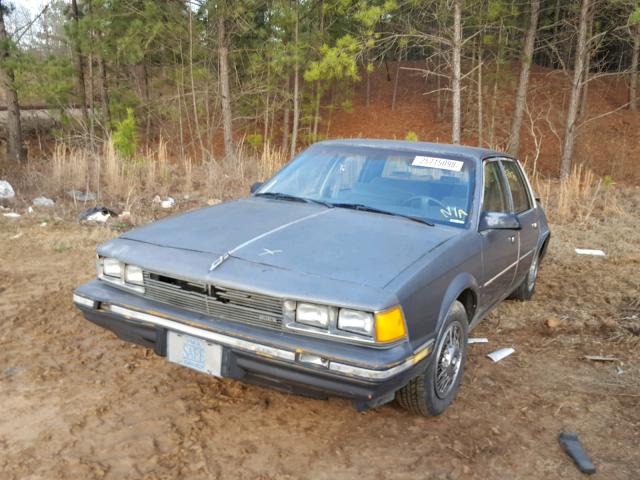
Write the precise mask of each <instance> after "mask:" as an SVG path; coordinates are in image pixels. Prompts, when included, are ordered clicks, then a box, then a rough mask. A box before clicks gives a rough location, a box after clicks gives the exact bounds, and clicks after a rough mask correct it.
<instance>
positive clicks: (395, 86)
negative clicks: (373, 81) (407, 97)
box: [391, 51, 402, 111]
mask: <svg viewBox="0 0 640 480" xmlns="http://www.w3.org/2000/svg"><path fill="white" fill-rule="evenodd" d="M401 63H402V51H400V55H399V58H398V61H397V62H396V78H395V79H394V80H393V95H392V97H391V110H392V111H393V110H395V109H396V98H397V97H398V80H399V79H400V65H401Z"/></svg>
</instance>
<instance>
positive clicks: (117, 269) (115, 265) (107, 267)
mask: <svg viewBox="0 0 640 480" xmlns="http://www.w3.org/2000/svg"><path fill="white" fill-rule="evenodd" d="M102 274H103V275H106V276H107V277H115V278H120V277H122V263H120V261H119V260H116V259H115V258H108V257H105V258H103V259H102Z"/></svg>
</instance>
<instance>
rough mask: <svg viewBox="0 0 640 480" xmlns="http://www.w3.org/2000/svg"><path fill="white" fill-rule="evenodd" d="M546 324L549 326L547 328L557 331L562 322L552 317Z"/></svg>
mask: <svg viewBox="0 0 640 480" xmlns="http://www.w3.org/2000/svg"><path fill="white" fill-rule="evenodd" d="M546 324H547V327H549V328H550V329H551V330H555V329H556V328H558V327H559V326H560V320H558V319H557V318H555V317H551V318H549V319H547V321H546Z"/></svg>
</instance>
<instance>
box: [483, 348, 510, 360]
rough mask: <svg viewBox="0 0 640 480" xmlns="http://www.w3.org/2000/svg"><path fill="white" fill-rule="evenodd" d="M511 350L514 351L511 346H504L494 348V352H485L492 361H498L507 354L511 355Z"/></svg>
mask: <svg viewBox="0 0 640 480" xmlns="http://www.w3.org/2000/svg"><path fill="white" fill-rule="evenodd" d="M513 352H515V349H513V348H511V347H505V348H501V349H499V350H496V351H495V352H491V353H489V354H487V357H489V358H490V359H491V360H493V361H494V362H499V361H500V360H502V359H503V358H506V357H508V356H509V355H511V354H512V353H513Z"/></svg>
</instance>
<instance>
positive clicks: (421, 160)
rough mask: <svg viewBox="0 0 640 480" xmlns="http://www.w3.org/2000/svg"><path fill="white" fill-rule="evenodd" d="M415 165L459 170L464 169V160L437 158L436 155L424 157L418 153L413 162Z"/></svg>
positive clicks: (453, 170)
mask: <svg viewBox="0 0 640 480" xmlns="http://www.w3.org/2000/svg"><path fill="white" fill-rule="evenodd" d="M411 165H412V166H413V167H430V168H439V169H440V170H451V171H452V172H459V171H460V170H462V165H464V162H461V161H460V160H449V159H446V158H435V157H423V156H420V155H416V157H415V158H414V159H413V162H411Z"/></svg>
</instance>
